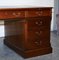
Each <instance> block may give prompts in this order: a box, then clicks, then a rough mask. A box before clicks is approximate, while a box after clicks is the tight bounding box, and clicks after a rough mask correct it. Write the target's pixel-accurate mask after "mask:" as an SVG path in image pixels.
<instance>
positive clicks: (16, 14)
mask: <svg viewBox="0 0 59 60" xmlns="http://www.w3.org/2000/svg"><path fill="white" fill-rule="evenodd" d="M12 15H14V16H16V17H18V16H20V15H21V13H20V12H18V13H15V12H14V13H12Z"/></svg>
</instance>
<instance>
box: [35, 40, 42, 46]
mask: <svg viewBox="0 0 59 60" xmlns="http://www.w3.org/2000/svg"><path fill="white" fill-rule="evenodd" d="M34 43H35V44H36V45H38V46H40V45H41V44H42V41H40V42H38V41H35V42H34Z"/></svg>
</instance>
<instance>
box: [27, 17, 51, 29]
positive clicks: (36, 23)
mask: <svg viewBox="0 0 59 60" xmlns="http://www.w3.org/2000/svg"><path fill="white" fill-rule="evenodd" d="M27 24H28V27H29V29H31V28H33V27H38V28H40V27H44V26H49V25H50V18H49V17H48V18H46V17H44V18H43V17H42V18H33V19H28V21H27Z"/></svg>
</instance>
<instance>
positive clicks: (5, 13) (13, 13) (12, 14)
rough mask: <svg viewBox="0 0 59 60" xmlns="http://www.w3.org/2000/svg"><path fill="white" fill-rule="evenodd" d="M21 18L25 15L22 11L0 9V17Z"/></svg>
mask: <svg viewBox="0 0 59 60" xmlns="http://www.w3.org/2000/svg"><path fill="white" fill-rule="evenodd" d="M17 17H18V18H23V17H25V12H24V11H17V10H16V11H10V10H8V11H0V19H8V18H17Z"/></svg>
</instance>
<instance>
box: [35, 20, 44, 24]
mask: <svg viewBox="0 0 59 60" xmlns="http://www.w3.org/2000/svg"><path fill="white" fill-rule="evenodd" d="M42 23H43V22H42V21H40V22H35V24H37V25H42Z"/></svg>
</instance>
